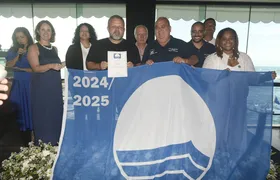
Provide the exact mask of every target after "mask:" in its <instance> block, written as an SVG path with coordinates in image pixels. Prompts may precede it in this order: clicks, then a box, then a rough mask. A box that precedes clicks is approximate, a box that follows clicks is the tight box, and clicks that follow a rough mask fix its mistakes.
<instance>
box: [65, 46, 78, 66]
mask: <svg viewBox="0 0 280 180" xmlns="http://www.w3.org/2000/svg"><path fill="white" fill-rule="evenodd" d="M74 53H75V51H74V48H73V45H71V46H69V48H68V50H67V52H66V57H65V65H66V67H67V68H70V69H76V67H75V60H74V58H75V57H76V56H75V54H74Z"/></svg>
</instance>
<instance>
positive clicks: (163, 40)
mask: <svg viewBox="0 0 280 180" xmlns="http://www.w3.org/2000/svg"><path fill="white" fill-rule="evenodd" d="M170 32H171V27H170V25H169V23H168V21H167V20H166V19H158V20H157V22H156V38H157V41H158V43H159V44H160V45H163V46H164V45H165V44H167V42H168V41H169V39H170Z"/></svg>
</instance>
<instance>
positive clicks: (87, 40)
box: [66, 23, 97, 70]
mask: <svg viewBox="0 0 280 180" xmlns="http://www.w3.org/2000/svg"><path fill="white" fill-rule="evenodd" d="M96 40H97V36H96V33H95V30H94V28H93V27H92V26H91V25H90V24H88V23H82V24H80V25H79V26H78V27H77V28H76V30H75V35H74V38H73V41H72V43H73V44H72V45H70V46H69V48H68V50H67V53H66V67H67V68H71V69H80V70H86V69H87V68H86V59H87V55H88V52H89V50H90V48H91V45H92V44H93V43H94V42H95V41H96Z"/></svg>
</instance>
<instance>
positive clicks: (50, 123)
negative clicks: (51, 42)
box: [31, 43, 63, 145]
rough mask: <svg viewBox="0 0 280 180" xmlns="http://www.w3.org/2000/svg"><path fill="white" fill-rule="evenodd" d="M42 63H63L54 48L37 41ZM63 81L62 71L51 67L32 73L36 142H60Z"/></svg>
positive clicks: (32, 100)
mask: <svg viewBox="0 0 280 180" xmlns="http://www.w3.org/2000/svg"><path fill="white" fill-rule="evenodd" d="M37 46H38V49H39V53H40V54H39V63H40V65H46V64H52V63H61V62H60V59H59V57H58V55H57V52H56V50H55V49H54V48H52V49H51V50H49V49H46V48H44V47H43V46H42V45H40V44H39V43H37ZM61 83H62V81H61V75H60V71H56V70H53V69H50V70H48V71H46V72H43V73H32V78H31V104H32V115H33V117H32V119H33V126H34V136H35V144H38V140H39V139H40V140H42V141H43V142H45V143H48V142H50V143H51V144H52V145H57V143H58V142H59V137H60V131H61V124H62V115H63V100H62V84H61Z"/></svg>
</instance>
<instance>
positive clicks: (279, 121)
mask: <svg viewBox="0 0 280 180" xmlns="http://www.w3.org/2000/svg"><path fill="white" fill-rule="evenodd" d="M255 68H256V71H275V72H276V73H277V75H278V77H277V78H276V79H275V80H274V82H279V83H280V66H279V67H276V66H274V67H273V66H256V67H255ZM260 97H261V96H260ZM275 97H277V98H278V99H279V100H280V87H274V92H273V100H274V99H275ZM273 112H274V113H275V114H279V115H274V116H273V125H280V105H277V104H276V103H274V104H273Z"/></svg>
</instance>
